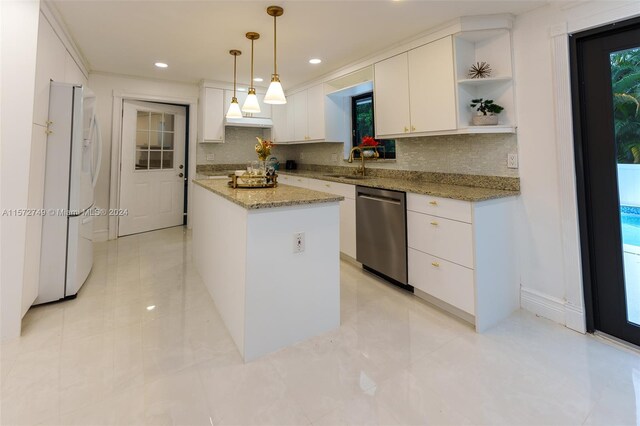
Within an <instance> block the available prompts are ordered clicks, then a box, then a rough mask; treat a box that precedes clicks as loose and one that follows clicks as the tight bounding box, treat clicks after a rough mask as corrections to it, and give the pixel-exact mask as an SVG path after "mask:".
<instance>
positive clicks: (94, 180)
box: [91, 117, 102, 188]
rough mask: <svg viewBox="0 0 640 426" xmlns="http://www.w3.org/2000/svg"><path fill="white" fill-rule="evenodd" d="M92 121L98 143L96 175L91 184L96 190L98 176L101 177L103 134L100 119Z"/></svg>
mask: <svg viewBox="0 0 640 426" xmlns="http://www.w3.org/2000/svg"><path fill="white" fill-rule="evenodd" d="M92 121H93V128H94V129H95V133H94V134H95V136H96V141H97V142H98V159H97V160H96V169H95V174H94V175H93V181H92V182H91V184H92V185H93V187H94V188H95V187H96V184H97V183H98V176H99V175H100V165H101V163H102V134H101V133H100V124H99V123H98V119H97V118H96V117H94V118H93V120H92ZM92 154H93V153H92ZM92 157H93V155H92ZM92 160H93V158H92Z"/></svg>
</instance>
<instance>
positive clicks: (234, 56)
mask: <svg viewBox="0 0 640 426" xmlns="http://www.w3.org/2000/svg"><path fill="white" fill-rule="evenodd" d="M237 63H238V55H233V97H234V98H235V97H236V64H237Z"/></svg>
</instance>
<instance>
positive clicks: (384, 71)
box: [373, 53, 410, 137]
mask: <svg viewBox="0 0 640 426" xmlns="http://www.w3.org/2000/svg"><path fill="white" fill-rule="evenodd" d="M407 56H408V55H407V54H406V53H402V54H400V55H398V56H394V57H393V58H389V59H385V60H384V61H381V62H378V63H377V64H375V66H374V97H373V98H374V102H375V108H374V114H375V123H376V136H377V137H382V136H385V135H397V134H402V133H408V132H409V128H410V127H409V126H410V122H409V66H408V62H407Z"/></svg>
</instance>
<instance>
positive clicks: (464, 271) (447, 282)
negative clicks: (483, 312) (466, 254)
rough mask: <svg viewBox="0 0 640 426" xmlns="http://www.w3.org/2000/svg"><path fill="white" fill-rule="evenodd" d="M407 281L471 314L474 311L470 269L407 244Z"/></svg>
mask: <svg viewBox="0 0 640 426" xmlns="http://www.w3.org/2000/svg"><path fill="white" fill-rule="evenodd" d="M408 259H409V282H410V283H412V284H413V286H414V287H415V288H418V289H419V290H422V291H424V292H425V293H427V294H429V295H431V296H433V297H436V298H438V299H440V300H442V301H443V302H447V303H448V304H450V305H451V306H455V307H456V308H458V309H461V310H463V311H464V312H467V313H469V314H471V315H474V313H475V299H474V295H473V293H474V291H473V269H470V268H465V267H464V266H460V265H457V264H455V263H452V262H448V261H446V260H444V259H441V258H439V257H435V256H431V255H430V254H426V253H423V252H421V251H418V250H415V249H412V248H409V253H408Z"/></svg>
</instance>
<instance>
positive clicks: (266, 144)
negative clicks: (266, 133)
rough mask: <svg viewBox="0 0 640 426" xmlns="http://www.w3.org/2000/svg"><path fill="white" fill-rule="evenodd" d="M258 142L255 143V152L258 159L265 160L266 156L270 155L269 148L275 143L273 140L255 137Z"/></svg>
mask: <svg viewBox="0 0 640 426" xmlns="http://www.w3.org/2000/svg"><path fill="white" fill-rule="evenodd" d="M256 139H258V143H257V144H256V153H257V154H258V160H260V161H266V160H267V157H269V156H270V155H271V148H273V146H274V145H275V144H274V143H273V142H271V141H268V140H266V139H262V138H260V137H256Z"/></svg>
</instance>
